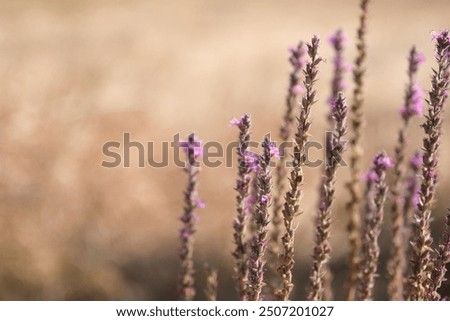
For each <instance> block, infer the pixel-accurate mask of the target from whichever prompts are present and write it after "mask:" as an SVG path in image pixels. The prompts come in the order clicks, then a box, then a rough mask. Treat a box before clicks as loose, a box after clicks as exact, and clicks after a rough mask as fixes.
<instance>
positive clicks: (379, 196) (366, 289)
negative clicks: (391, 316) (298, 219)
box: [358, 153, 393, 301]
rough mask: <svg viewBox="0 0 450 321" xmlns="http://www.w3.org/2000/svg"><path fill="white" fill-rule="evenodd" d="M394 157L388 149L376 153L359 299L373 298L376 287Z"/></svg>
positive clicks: (370, 177) (369, 186)
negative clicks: (390, 170) (379, 239)
mask: <svg viewBox="0 0 450 321" xmlns="http://www.w3.org/2000/svg"><path fill="white" fill-rule="evenodd" d="M392 166H393V164H392V160H391V159H390V158H389V157H387V156H386V154H385V153H380V154H378V155H376V156H375V158H374V160H373V166H372V168H371V170H370V171H369V173H368V175H367V178H366V181H367V194H368V199H367V209H366V213H365V215H366V217H365V229H364V234H363V244H362V260H361V263H360V275H359V291H358V299H360V300H363V301H367V300H372V299H373V288H374V286H375V277H376V272H377V268H378V263H379V256H380V247H379V245H378V237H379V236H380V233H381V223H382V221H383V216H384V203H385V200H386V194H387V190H388V188H387V185H386V170H387V169H388V168H390V167H392Z"/></svg>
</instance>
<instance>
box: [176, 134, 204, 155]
mask: <svg viewBox="0 0 450 321" xmlns="http://www.w3.org/2000/svg"><path fill="white" fill-rule="evenodd" d="M179 146H180V147H181V148H182V149H183V151H184V152H185V153H186V154H189V152H190V151H191V150H193V151H194V157H195V158H197V157H201V156H202V155H203V142H202V141H201V140H198V139H196V138H194V140H193V141H186V140H181V141H180V144H179Z"/></svg>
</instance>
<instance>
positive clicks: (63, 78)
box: [0, 0, 450, 300]
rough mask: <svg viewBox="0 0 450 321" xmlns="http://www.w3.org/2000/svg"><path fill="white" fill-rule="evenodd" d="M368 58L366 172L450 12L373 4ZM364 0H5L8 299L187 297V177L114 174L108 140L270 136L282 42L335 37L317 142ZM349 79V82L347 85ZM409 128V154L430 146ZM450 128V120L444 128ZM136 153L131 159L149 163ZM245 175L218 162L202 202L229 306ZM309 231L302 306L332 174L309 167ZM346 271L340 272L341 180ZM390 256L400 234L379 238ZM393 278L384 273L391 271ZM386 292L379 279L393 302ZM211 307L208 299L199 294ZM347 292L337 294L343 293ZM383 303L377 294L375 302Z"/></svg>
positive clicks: (206, 179) (301, 235)
mask: <svg viewBox="0 0 450 321" xmlns="http://www.w3.org/2000/svg"><path fill="white" fill-rule="evenodd" d="M373 2H374V3H373V5H372V6H371V13H370V20H369V28H370V31H369V35H368V42H369V57H368V64H367V70H368V72H367V87H366V89H367V100H366V101H367V103H366V110H367V127H366V130H365V146H366V151H367V154H366V159H365V164H366V165H367V164H368V162H369V161H370V158H371V155H373V153H375V152H376V151H377V150H380V149H385V150H386V151H387V152H388V153H391V154H392V148H393V144H394V143H395V140H396V133H397V130H398V125H399V115H398V109H399V106H401V104H402V99H403V88H404V84H405V83H406V74H405V70H406V55H407V53H408V50H409V48H410V46H411V45H412V44H416V45H417V46H418V49H419V51H421V52H423V53H425V54H426V56H427V61H426V63H425V64H424V66H422V68H421V70H420V77H419V78H420V79H419V80H420V84H421V85H423V86H424V88H425V89H426V90H427V89H428V88H429V87H430V84H429V77H430V71H431V66H432V65H433V59H432V53H433V46H432V43H431V40H430V33H431V31H433V30H439V29H442V28H445V27H449V25H448V21H449V20H448V13H449V12H450V2H449V1H445V0H441V1H437V0H432V1H421V0H414V1H411V0H398V1H387V0H384V1H373ZM357 22H358V1H356V0H352V1H337V0H335V1H325V0H318V1H301V0H296V1H294V0H281V1H268V0H267V1H266V0H260V1H256V0H255V1H237V0H228V1H218V0H209V1H207V0H202V1H201V0H189V1H171V0H168V1H143V0H118V1H106V0H96V1H87V0H77V1H75V0H33V1H31V0H29V1H26V0H10V1H8V0H0V75H1V79H0V83H1V85H0V88H1V94H0V141H1V143H0V298H1V299H13V300H15V299H38V300H44V299H118V300H122V299H127V300H138V299H146V300H158V299H171V298H172V299H173V298H175V282H176V273H177V248H178V238H177V236H178V234H177V233H178V229H179V228H180V223H179V221H178V217H179V216H180V215H181V211H182V190H183V188H184V181H185V176H184V173H183V172H182V171H181V169H179V168H176V167H174V166H170V167H168V168H164V169H154V168H149V167H147V168H144V169H139V168H137V166H133V167H132V168H115V169H105V168H102V167H101V166H100V164H101V161H102V160H104V159H105V157H104V156H103V155H102V145H103V144H104V143H105V142H107V141H111V140H118V141H120V140H121V137H122V134H123V132H130V133H131V137H132V139H133V140H138V141H141V142H143V143H145V142H147V141H154V142H156V146H157V147H158V146H160V143H161V142H162V141H171V139H172V137H173V135H175V134H176V133H180V135H181V136H182V137H183V136H186V135H188V134H189V133H190V132H191V131H195V132H196V133H197V135H198V136H199V137H200V138H202V139H203V140H204V141H218V142H221V143H223V144H225V143H227V142H230V141H232V140H234V139H235V136H236V129H234V128H230V127H229V125H228V122H229V120H230V119H231V118H232V117H238V116H239V115H241V114H242V113H244V112H251V113H252V116H253V122H254V125H255V126H254V129H253V133H254V137H255V139H256V140H260V139H262V136H263V134H265V133H267V132H272V133H273V135H275V137H277V134H278V128H279V125H280V122H281V115H282V113H283V111H284V97H285V93H286V86H287V82H288V78H287V75H288V72H289V65H288V63H287V56H288V53H287V47H288V46H289V45H291V44H295V43H297V42H298V41H299V40H301V39H302V40H309V39H310V37H311V36H312V35H313V34H318V35H319V36H320V37H321V38H322V39H323V41H322V48H321V54H322V56H323V57H324V58H326V59H327V60H328V61H327V63H325V64H323V66H322V69H321V73H320V80H319V82H318V90H319V103H318V104H317V105H316V106H315V107H314V111H313V121H314V124H313V129H312V133H313V136H314V139H315V140H318V141H323V137H324V130H325V122H324V119H325V113H326V111H327V106H326V105H325V101H326V97H327V96H328V92H329V89H328V88H329V81H330V77H331V74H330V71H331V67H332V66H331V50H330V48H329V46H328V44H327V41H326V39H327V37H328V35H329V34H330V33H331V32H333V31H334V30H335V29H336V28H338V27H342V28H343V29H344V31H345V33H346V34H347V35H348V36H349V38H350V39H351V42H350V46H349V48H348V50H347V51H346V57H347V59H348V60H352V59H353V57H354V53H355V52H354V49H353V47H354V42H353V40H354V38H355V29H356V26H357ZM347 79H348V81H349V83H350V77H347ZM419 123H420V120H418V119H417V120H415V121H414V122H413V125H414V127H415V128H414V129H413V131H412V132H413V134H412V139H411V150H412V149H414V148H416V147H418V146H420V144H421V135H422V131H421V130H420V128H419V127H418V124H419ZM449 124H450V122H449V121H446V122H445V125H444V126H445V128H446V129H447V131H448V128H449ZM449 155H450V143H449V139H448V137H446V138H445V139H444V140H443V142H442V153H441V168H440V172H441V180H440V186H439V193H438V194H439V201H438V203H437V206H436V221H435V225H434V226H435V227H437V228H438V227H439V225H440V222H442V218H441V214H442V213H443V212H444V210H445V207H446V206H448V205H449V202H450V200H449V198H448V193H449V191H450V186H449V184H450V181H449V178H450V177H449V175H450V174H449V173H450V172H449V169H450V168H449V166H448V164H449ZM135 161H136V159H134V162H133V164H134V165H136V162H135ZM235 171H236V170H235V168H231V169H230V168H225V167H222V168H218V169H210V168H205V169H204V170H203V172H202V173H201V177H200V178H201V186H200V194H201V197H202V199H204V200H205V202H206V203H207V208H206V209H204V210H201V211H199V214H200V216H201V221H200V222H199V225H198V236H197V241H196V242H197V243H196V244H197V247H196V252H195V258H196V261H197V268H198V277H199V279H201V278H203V277H204V272H203V262H210V263H212V264H214V265H216V266H218V267H219V274H220V282H221V285H220V287H219V288H220V294H219V299H235V296H234V293H233V291H232V285H231V282H230V280H231V269H232V263H233V261H232V260H231V256H230V253H231V251H232V241H231V235H232V230H231V221H232V219H233V217H234V196H235V194H234V192H233V187H234V177H235ZM306 175H307V177H306V180H307V184H306V186H305V188H306V191H305V195H306V196H305V198H304V200H303V201H302V206H303V209H304V212H305V214H304V215H303V216H302V217H301V218H300V219H299V229H298V237H297V244H296V246H297V253H298V256H299V258H298V262H297V266H296V272H295V273H296V279H297V286H296V293H295V295H296V298H304V289H305V287H306V283H305V282H306V277H307V273H308V272H309V268H310V262H309V258H310V255H311V253H312V252H311V251H312V246H311V245H312V239H313V238H312V219H313V216H312V215H313V214H314V211H315V207H316V200H317V198H316V197H317V193H316V190H317V186H318V182H319V179H320V175H321V171H320V169H319V168H316V169H308V170H307V172H306ZM339 175H340V176H339V182H340V183H339V191H338V194H337V204H336V207H335V209H336V210H335V213H336V217H335V223H336V224H335V229H334V231H333V233H334V234H333V247H334V252H333V268H334V269H335V273H336V274H337V275H336V282H337V283H336V284H337V285H339V284H340V283H339V282H341V280H342V277H343V273H344V272H343V270H344V269H345V257H346V246H347V243H346V241H345V234H344V226H345V224H346V222H347V219H346V215H345V212H344V211H343V203H344V202H345V200H346V197H347V193H345V191H344V189H343V181H345V178H346V176H347V169H346V168H342V170H341V171H340V174H339ZM382 238H383V241H382V242H383V244H384V245H387V246H385V248H384V250H383V253H382V256H383V258H385V257H386V255H387V254H388V252H387V251H386V250H387V249H388V247H389V234H388V233H385V234H383V235H382ZM380 274H381V277H380V279H381V280H385V273H384V272H383V270H382V271H380ZM382 283H383V282H381V283H380V289H381V292H382V287H383V284H382ZM199 292H200V298H201V297H202V296H201V295H202V294H201V289H199ZM338 297H339V294H338ZM380 298H382V296H380Z"/></svg>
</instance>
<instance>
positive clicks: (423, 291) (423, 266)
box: [409, 30, 450, 300]
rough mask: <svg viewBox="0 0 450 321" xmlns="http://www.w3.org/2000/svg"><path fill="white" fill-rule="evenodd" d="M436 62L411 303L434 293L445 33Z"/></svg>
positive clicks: (448, 57) (448, 41)
mask: <svg viewBox="0 0 450 321" xmlns="http://www.w3.org/2000/svg"><path fill="white" fill-rule="evenodd" d="M434 38H435V42H436V45H435V46H436V49H435V59H436V62H437V64H438V67H437V69H433V75H432V80H431V91H430V92H429V98H428V99H427V104H428V110H427V115H426V120H425V122H424V123H423V124H422V127H423V129H424V131H425V138H424V140H423V157H422V176H423V180H422V184H421V187H420V197H419V203H418V209H417V211H416V213H415V216H414V221H415V231H414V243H413V253H412V254H413V255H412V260H411V263H412V272H411V275H410V278H409V300H425V299H427V297H428V293H429V292H430V291H431V287H432V280H431V273H432V260H431V252H432V249H431V246H432V243H433V239H432V237H431V233H430V221H431V210H432V207H433V203H434V201H435V193H436V185H437V166H438V152H439V145H440V140H441V136H442V119H443V117H442V113H443V110H444V105H445V101H446V99H447V96H448V93H447V90H448V85H449V66H450V53H449V52H450V37H449V32H448V30H444V31H442V32H440V33H439V34H437V35H436V36H435V37H434Z"/></svg>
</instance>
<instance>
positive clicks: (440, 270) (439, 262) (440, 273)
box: [428, 209, 450, 301]
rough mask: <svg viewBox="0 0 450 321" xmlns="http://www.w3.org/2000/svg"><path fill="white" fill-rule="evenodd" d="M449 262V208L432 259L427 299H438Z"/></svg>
mask: <svg viewBox="0 0 450 321" xmlns="http://www.w3.org/2000/svg"><path fill="white" fill-rule="evenodd" d="M448 263H450V209H448V210H447V216H446V219H445V224H444V228H443V230H442V234H441V242H440V244H439V248H438V251H437V256H436V258H435V259H434V261H433V272H432V278H431V279H432V282H433V283H432V287H431V291H430V292H429V293H430V296H429V298H428V299H429V300H434V301H439V300H440V299H441V295H440V294H439V293H438V290H439V288H440V287H441V285H442V282H444V281H445V274H446V272H447V264H448Z"/></svg>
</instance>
